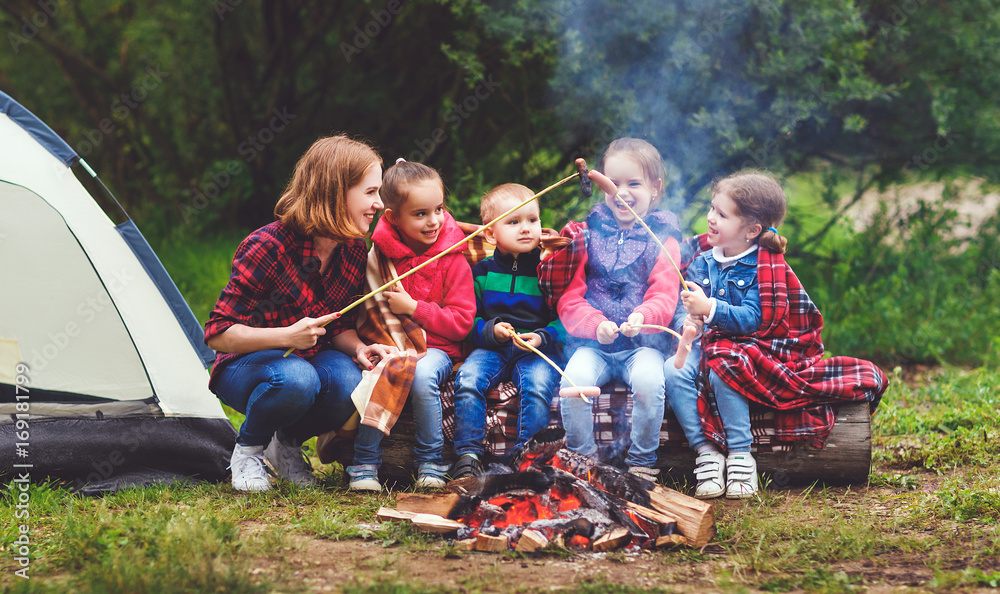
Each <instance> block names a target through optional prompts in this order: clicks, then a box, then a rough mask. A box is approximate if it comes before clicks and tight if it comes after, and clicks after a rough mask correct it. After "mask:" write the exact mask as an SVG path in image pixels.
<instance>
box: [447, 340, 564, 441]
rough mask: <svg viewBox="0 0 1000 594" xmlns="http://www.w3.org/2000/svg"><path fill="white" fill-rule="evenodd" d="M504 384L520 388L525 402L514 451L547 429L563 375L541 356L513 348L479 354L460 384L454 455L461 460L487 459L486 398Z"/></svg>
mask: <svg viewBox="0 0 1000 594" xmlns="http://www.w3.org/2000/svg"><path fill="white" fill-rule="evenodd" d="M505 379H509V380H511V381H512V382H514V383H515V384H516V385H517V393H518V396H519V398H520V400H519V409H518V417H517V442H515V444H514V450H513V451H517V448H519V447H521V446H522V445H524V444H525V442H527V441H528V440H529V439H531V437H532V436H533V435H534V434H535V433H537V432H538V431H539V430H541V429H544V428H545V427H547V426H548V424H549V415H550V408H549V407H550V405H551V403H552V395H553V394H554V393H555V390H556V384H557V382H558V381H559V372H557V371H556V370H555V369H553V368H552V366H551V365H549V364H548V363H546V362H545V360H544V359H542V358H541V357H539V356H538V355H536V354H534V353H529V352H525V351H522V350H521V349H518V348H517V347H515V346H513V344H510V343H508V344H506V345H503V346H501V347H499V349H498V350H496V351H494V350H492V349H476V350H474V351H472V354H471V355H469V357H468V358H467V359H466V360H465V362H464V363H462V366H461V367H459V368H458V377H456V378H455V453H456V454H458V455H459V456H461V455H463V454H482V453H483V440H484V439H485V437H486V393H487V392H489V391H490V390H491V389H493V388H495V387H496V386H497V384H499V383H500V382H501V381H503V380H505Z"/></svg>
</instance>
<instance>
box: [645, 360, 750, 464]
mask: <svg viewBox="0 0 1000 594" xmlns="http://www.w3.org/2000/svg"><path fill="white" fill-rule="evenodd" d="M700 358H701V340H696V341H695V342H694V344H693V345H691V352H690V353H689V354H688V356H687V359H686V360H685V361H684V367H682V368H680V369H675V368H674V358H673V357H671V358H669V359H667V362H666V363H665V364H664V366H663V370H664V371H663V375H664V376H665V377H666V380H667V401H668V402H669V403H670V408H671V409H672V410H673V411H674V416H675V417H677V421H678V422H679V423H680V425H681V428H682V429H683V430H684V435H685V437H687V440H688V445H690V446H691V449H693V450H697V449H698V447H699V446H702V445H704V444H706V443H708V438H707V437H705V434H704V432H703V431H702V427H701V418H700V417H699V416H698V386H697V384H696V383H695V381H696V380H697V378H698V361H699V359H700ZM708 381H709V383H710V384H711V385H712V391H713V392H714V393H715V402H716V404H717V405H718V407H719V416H720V417H721V418H722V426H723V427H725V429H726V443H727V449H728V450H729V451H730V452H749V451H750V443H751V442H752V441H753V435H751V433H750V405H749V403H748V402H747V399H746V397H745V396H743V395H742V394H740V393H739V392H737V391H736V390H734V389H732V388H730V387H729V385H728V384H726V382H724V381H722V378H720V377H719V376H718V375H717V374H716V373H715V372H714V371H711V372H709V376H708Z"/></svg>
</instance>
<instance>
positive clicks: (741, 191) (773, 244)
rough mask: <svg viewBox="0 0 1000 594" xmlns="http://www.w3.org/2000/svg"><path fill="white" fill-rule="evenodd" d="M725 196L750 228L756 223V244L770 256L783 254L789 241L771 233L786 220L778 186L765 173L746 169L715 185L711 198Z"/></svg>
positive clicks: (782, 191) (777, 182) (771, 176)
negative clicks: (759, 228)
mask: <svg viewBox="0 0 1000 594" xmlns="http://www.w3.org/2000/svg"><path fill="white" fill-rule="evenodd" d="M718 194H726V195H727V196H729V198H730V199H732V201H733V202H734V203H735V204H736V208H738V209H739V213H737V215H738V216H740V217H742V218H743V219H744V221H745V222H747V223H749V224H753V223H758V224H760V226H761V227H762V228H763V231H761V233H760V235H758V236H757V241H758V243H759V244H760V245H761V247H765V248H767V249H769V250H771V251H772V252H776V253H779V254H784V253H785V248H786V247H787V245H788V239H786V238H784V237H782V236H781V235H778V233H777V232H775V231H772V230H771V229H770V228H771V227H777V226H778V225H779V224H781V221H783V220H784V219H785V210H786V209H787V202H786V200H785V192H784V190H782V189H781V182H779V181H778V179H777V178H776V177H775V176H773V175H771V174H770V173H768V172H766V171H758V170H756V169H746V170H743V171H739V172H737V173H734V174H732V175H730V176H728V177H725V178H723V179H720V180H718V181H716V182H715V183H714V184H713V185H712V197H713V198H714V197H715V196H717V195H718Z"/></svg>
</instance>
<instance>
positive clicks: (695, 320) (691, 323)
mask: <svg viewBox="0 0 1000 594" xmlns="http://www.w3.org/2000/svg"><path fill="white" fill-rule="evenodd" d="M688 328H691V329H692V330H694V334H693V336H698V335H699V334H701V332H702V330H703V329H704V328H705V318H704V317H702V316H693V315H691V314H688V315H687V317H686V318H684V328H683V333H684V334H685V335H687V334H688V332H687V330H688Z"/></svg>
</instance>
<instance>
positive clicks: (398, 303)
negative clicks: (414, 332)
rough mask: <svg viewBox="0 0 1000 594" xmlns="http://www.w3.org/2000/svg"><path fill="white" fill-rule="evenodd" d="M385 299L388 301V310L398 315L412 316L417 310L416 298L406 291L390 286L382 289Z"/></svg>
mask: <svg viewBox="0 0 1000 594" xmlns="http://www.w3.org/2000/svg"><path fill="white" fill-rule="evenodd" d="M383 295H385V299H386V301H388V302H389V311H391V312H392V313H394V314H396V315H397V316H398V315H406V316H412V315H413V314H414V312H416V311H417V300H416V299H414V298H413V297H410V295H409V294H408V293H407V292H406V291H402V290H396V287H391V288H389V289H386V290H385V291H383Z"/></svg>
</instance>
